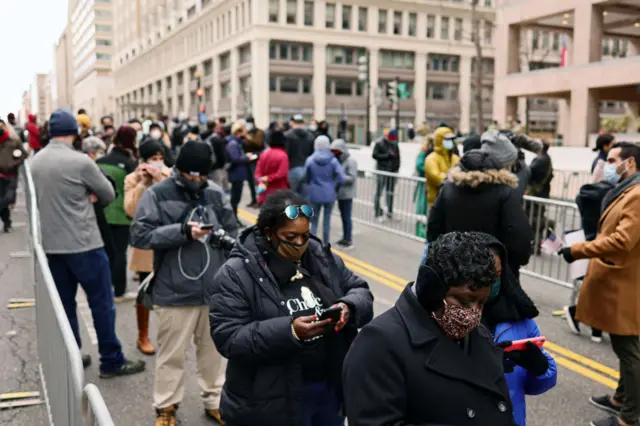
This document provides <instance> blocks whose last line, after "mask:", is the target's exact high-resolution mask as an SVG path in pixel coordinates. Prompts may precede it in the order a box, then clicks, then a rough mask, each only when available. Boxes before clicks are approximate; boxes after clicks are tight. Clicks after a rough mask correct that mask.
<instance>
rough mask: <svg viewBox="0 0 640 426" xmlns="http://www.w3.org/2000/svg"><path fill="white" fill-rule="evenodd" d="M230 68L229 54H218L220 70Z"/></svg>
mask: <svg viewBox="0 0 640 426" xmlns="http://www.w3.org/2000/svg"><path fill="white" fill-rule="evenodd" d="M229 68H231V55H230V54H229V53H225V54H223V55H220V71H226V70H228V69H229Z"/></svg>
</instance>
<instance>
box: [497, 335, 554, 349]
mask: <svg viewBox="0 0 640 426" xmlns="http://www.w3.org/2000/svg"><path fill="white" fill-rule="evenodd" d="M546 341H547V338H546V337H544V336H540V337H534V338H532V339H522V340H514V341H513V342H511V346H508V347H506V348H505V349H504V351H505V352H513V351H524V350H525V349H526V348H527V342H531V343H533V344H534V345H536V346H537V347H539V348H540V349H542V346H544V344H545V342H546Z"/></svg>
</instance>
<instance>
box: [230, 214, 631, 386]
mask: <svg viewBox="0 0 640 426" xmlns="http://www.w3.org/2000/svg"><path fill="white" fill-rule="evenodd" d="M238 216H240V217H242V218H243V219H245V220H247V221H250V222H255V220H256V218H257V216H256V215H254V214H253V213H251V212H248V211H246V210H242V209H238ZM332 251H333V252H334V253H336V254H337V255H338V256H340V257H341V258H342V259H343V260H344V263H345V265H346V266H347V267H348V268H349V269H351V270H352V271H353V272H355V273H357V274H358V275H360V276H363V277H366V278H370V279H372V280H374V281H376V282H379V283H380V284H382V285H385V286H387V287H389V288H392V289H394V290H397V291H403V290H404V288H405V286H406V284H407V282H408V281H407V280H405V279H403V278H401V277H399V276H397V275H394V274H391V273H390V272H387V271H383V270H381V269H379V268H376V267H374V266H372V265H370V264H368V263H367V262H364V261H362V260H360V259H356V258H355V257H352V256H349V255H348V254H345V253H342V252H340V251H338V250H334V249H332ZM544 347H545V350H548V351H549V352H550V353H552V355H554V358H555V359H556V362H557V364H559V365H561V366H563V367H565V368H568V369H569V370H571V371H573V372H576V373H578V374H581V375H582V376H585V377H587V378H589V379H591V380H593V381H596V382H598V383H601V384H603V385H605V386H607V387H610V388H612V389H616V388H617V386H618V384H617V382H616V381H614V380H612V379H611V378H609V377H606V376H603V375H602V374H599V373H597V372H596V371H598V372H600V373H604V374H606V375H608V376H610V377H613V378H615V379H619V378H620V373H619V372H618V371H616V370H615V369H613V368H611V367H607V366H606V365H603V364H600V363H598V362H596V361H594V360H592V359H590V358H587V357H585V356H583V355H580V354H577V353H575V352H573V351H570V350H569V349H566V348H563V347H562V346H559V345H556V344H555V343H552V342H549V341H547V342H546V343H545V346H544ZM560 355H562V356H560ZM567 358H568V359H567ZM574 361H575V362H574ZM578 363H580V364H583V365H580V364H578ZM585 366H586V367H585ZM587 367H589V368H587ZM593 370H596V371H593Z"/></svg>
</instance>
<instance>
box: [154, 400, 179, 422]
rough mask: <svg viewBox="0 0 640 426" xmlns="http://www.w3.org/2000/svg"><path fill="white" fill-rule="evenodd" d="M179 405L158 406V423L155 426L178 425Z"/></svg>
mask: <svg viewBox="0 0 640 426" xmlns="http://www.w3.org/2000/svg"><path fill="white" fill-rule="evenodd" d="M176 411H178V406H177V405H171V406H169V407H167V408H160V409H158V408H156V425H155V426H175V425H176Z"/></svg>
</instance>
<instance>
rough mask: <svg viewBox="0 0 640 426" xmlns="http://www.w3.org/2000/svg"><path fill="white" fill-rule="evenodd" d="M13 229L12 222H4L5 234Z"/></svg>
mask: <svg viewBox="0 0 640 426" xmlns="http://www.w3.org/2000/svg"><path fill="white" fill-rule="evenodd" d="M12 229H13V228H12V227H11V222H9V223H5V224H4V233H5V234H8V233H9V232H11V230H12Z"/></svg>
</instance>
